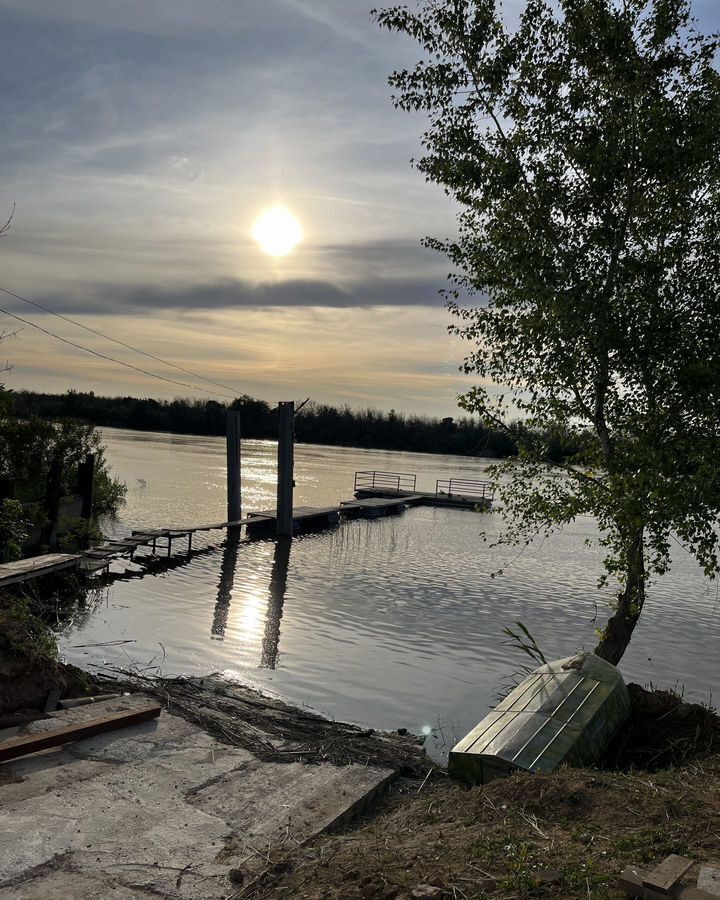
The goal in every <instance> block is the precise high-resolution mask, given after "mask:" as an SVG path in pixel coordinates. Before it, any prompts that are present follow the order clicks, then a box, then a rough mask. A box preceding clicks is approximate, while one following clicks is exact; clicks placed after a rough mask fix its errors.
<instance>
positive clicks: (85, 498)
mask: <svg viewBox="0 0 720 900" xmlns="http://www.w3.org/2000/svg"><path fill="white" fill-rule="evenodd" d="M77 489H78V493H79V494H80V496H81V497H82V509H81V511H80V518H81V519H84V520H85V521H86V522H87V523H88V529H87V531H86V533H85V534H83V535H82V537H81V539H80V546H81V548H82V549H83V550H87V549H88V548H89V546H90V527H91V526H90V523H91V522H92V515H93V500H94V499H95V455H94V454H93V453H88V455H87V456H86V457H85V461H84V462H81V463H80V465H79V466H78V474H77ZM131 558H132V557H131Z"/></svg>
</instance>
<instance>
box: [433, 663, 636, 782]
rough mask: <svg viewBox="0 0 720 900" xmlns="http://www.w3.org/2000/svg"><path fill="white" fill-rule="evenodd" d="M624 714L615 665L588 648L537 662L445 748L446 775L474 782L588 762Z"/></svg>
mask: <svg viewBox="0 0 720 900" xmlns="http://www.w3.org/2000/svg"><path fill="white" fill-rule="evenodd" d="M629 715H630V696H629V694H628V690H627V687H626V686H625V682H624V681H623V677H622V675H621V674H620V672H619V670H618V669H616V668H615V666H613V665H612V664H611V663H609V662H606V661H605V660H604V659H600V657H599V656H595V654H594V653H580V654H577V655H576V656H570V657H567V658H566V659H560V660H557V661H555V662H551V663H548V664H547V665H544V666H541V667H540V668H539V669H536V670H535V671H534V672H533V673H532V674H530V675H529V676H528V677H527V678H526V679H525V680H524V681H523V682H521V684H519V685H518V686H517V687H516V688H515V689H514V690H513V691H512V692H511V693H510V694H508V696H507V697H506V698H505V699H504V700H503V701H502V702H501V703H499V704H498V705H497V706H496V707H495V709H494V710H493V711H492V712H491V713H490V714H489V715H487V716H486V717H485V718H484V719H483V720H482V722H480V724H479V725H477V726H476V727H475V728H473V730H472V731H471V732H470V733H469V734H467V735H466V736H465V737H464V738H463V739H462V740H461V741H459V742H458V743H457V744H456V745H455V747H454V748H453V749H452V751H451V752H450V761H449V765H448V768H449V772H450V774H451V775H453V776H455V777H457V778H462V779H464V780H465V781H471V782H474V783H477V784H486V783H487V782H488V781H492V780H493V779H495V778H502V777H503V776H506V775H511V774H512V773H513V772H517V771H522V772H552V771H554V770H555V769H557V768H558V767H559V766H560V765H562V764H564V763H565V764H568V765H573V766H591V765H593V764H595V763H597V762H598V761H599V760H600V759H601V758H602V757H603V755H604V754H605V752H606V750H607V749H608V746H609V744H610V743H611V741H612V740H613V738H614V737H615V736H616V735H617V734H618V733H619V731H620V730H621V729H622V727H623V725H624V724H625V722H626V720H627V718H628V716H629Z"/></svg>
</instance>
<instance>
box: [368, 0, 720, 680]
mask: <svg viewBox="0 0 720 900" xmlns="http://www.w3.org/2000/svg"><path fill="white" fill-rule="evenodd" d="M374 15H375V17H376V19H377V21H378V22H379V24H380V25H382V26H384V27H386V28H388V29H390V30H392V31H397V32H401V33H404V34H406V35H409V36H411V37H412V38H414V39H415V40H416V41H417V42H419V44H420V45H421V46H422V48H423V51H424V54H423V55H424V60H423V61H422V62H420V63H419V64H418V65H417V67H416V68H414V69H412V70H405V71H398V72H395V73H394V74H393V75H392V76H391V79H390V83H391V85H392V86H393V87H394V89H395V92H396V93H395V95H394V98H393V99H394V102H395V104H396V105H397V106H398V107H400V108H401V109H403V110H415V111H417V110H419V111H423V112H425V113H426V114H427V115H428V116H429V123H430V124H429V128H428V130H427V132H426V133H425V134H424V136H423V145H424V149H425V153H424V155H423V157H422V159H420V160H419V161H418V162H417V167H418V169H419V170H420V171H421V172H422V173H424V175H425V177H426V180H428V181H431V182H436V183H437V184H439V185H442V186H443V187H444V189H445V191H446V192H447V193H448V194H449V195H450V196H451V197H453V198H454V199H455V200H456V201H457V202H458V203H459V204H460V212H459V215H458V235H457V237H456V238H454V239H451V240H438V239H427V240H426V243H427V244H428V245H429V246H431V247H434V248H436V249H438V250H440V251H443V252H444V253H446V254H447V256H448V257H449V259H450V261H451V262H452V264H453V266H454V269H455V274H454V275H452V276H451V287H450V289H449V290H448V291H447V292H446V295H447V298H448V305H449V308H450V310H451V311H452V313H453V314H454V315H455V316H457V317H458V322H457V323H456V325H454V326H453V329H452V330H454V331H456V332H457V333H459V334H460V335H462V336H463V337H465V338H467V339H469V340H470V341H471V342H472V343H473V349H472V351H471V353H470V355H469V356H468V357H467V359H466V360H465V363H464V370H465V371H466V372H468V373H475V374H476V375H478V376H479V377H480V379H481V385H482V386H479V387H477V388H475V389H473V390H471V391H469V392H468V393H467V394H466V395H465V396H464V397H463V398H461V405H462V406H463V407H464V408H465V409H467V410H470V411H475V412H478V413H479V414H480V415H481V417H482V419H483V420H484V421H485V422H486V423H487V424H488V425H492V426H494V427H495V428H500V429H503V430H505V431H506V432H508V433H510V434H512V436H513V437H514V438H515V439H516V441H517V442H518V444H519V447H520V456H519V459H518V460H517V461H511V462H508V463H503V464H501V465H500V466H498V467H497V469H496V476H497V477H498V478H500V477H501V476H505V478H503V479H502V480H501V481H500V484H499V487H500V492H501V498H502V501H503V503H504V507H505V516H506V517H507V524H508V528H507V533H506V534H505V535H504V537H503V538H502V539H501V541H502V542H506V543H509V542H529V541H530V540H532V538H533V537H534V536H535V535H537V534H542V533H546V532H548V531H549V530H552V529H554V528H556V527H559V526H562V525H563V524H564V523H568V522H571V521H572V520H573V519H574V518H575V517H577V516H580V515H586V514H590V515H592V516H594V517H595V518H596V519H597V522H598V526H599V534H600V537H599V540H600V542H601V544H602V546H603V547H604V548H605V552H606V558H605V569H604V574H603V575H602V577H601V584H603V585H604V584H606V583H608V582H610V583H612V584H613V586H616V591H617V592H616V595H615V598H614V600H613V604H612V605H613V607H614V611H613V614H612V616H611V618H610V620H609V622H608V624H607V626H606V627H605V628H604V629H602V630H601V632H600V642H599V645H598V647H597V649H596V653H598V655H600V656H602V657H604V658H605V659H608V660H610V661H612V662H614V663H617V662H618V661H619V660H620V658H621V657H622V655H623V653H624V651H625V649H626V647H627V645H628V642H629V641H630V638H631V635H632V632H633V629H634V628H635V625H636V623H637V621H638V618H639V616H640V613H641V611H642V609H643V605H644V603H645V597H646V587H647V585H648V582H649V581H650V580H651V579H652V578H654V577H655V576H658V575H661V574H662V573H664V572H666V571H667V570H668V568H669V566H670V561H671V560H670V556H671V552H670V551H671V547H672V544H673V541H674V540H677V541H678V542H680V543H681V544H683V546H685V547H686V548H687V549H688V550H689V551H691V552H692V553H693V554H694V555H695V557H696V558H697V559H698V561H699V563H700V565H701V566H702V567H703V568H704V570H705V572H706V573H707V574H708V575H714V574H715V573H717V572H718V533H717V531H716V530H715V527H714V526H715V522H716V521H717V517H718V512H719V511H720V417H719V414H718V403H719V402H720V356H719V355H718V350H717V340H718V337H717V336H718V334H720V242H718V238H717V235H718V234H720V78H719V76H718V73H717V71H716V69H715V67H714V60H715V59H716V54H717V50H718V39H717V36H716V35H715V36H712V37H706V36H703V35H702V34H701V33H700V32H699V30H698V27H697V23H696V22H695V21H694V20H693V19H692V18H691V11H690V5H689V2H688V0H553V2H550V0H527V3H525V4H524V10H523V12H522V13H521V15H520V18H519V22H518V24H517V28H516V29H514V30H512V31H510V30H509V29H508V27H507V26H506V24H505V23H504V21H503V19H502V16H501V14H500V12H499V11H498V10H497V9H496V0H421V2H419V3H418V5H417V8H416V10H414V11H411V10H410V9H408V8H406V7H394V8H391V9H385V10H381V11H375V13H374ZM466 296H469V297H473V296H475V297H477V298H479V303H478V304H477V305H475V306H472V305H468V302H467V300H466ZM491 384H494V385H496V386H497V385H499V386H501V387H500V391H501V395H500V396H498V394H497V393H496V392H495V391H494V389H493V388H491V387H489V385H491ZM513 417H515V418H518V419H519V420H520V422H519V423H517V422H516V423H513V422H512V418H513ZM538 432H542V433H543V434H545V435H549V436H552V435H553V433H555V432H557V433H558V434H560V435H565V436H566V437H568V436H569V438H570V439H571V440H572V441H574V442H575V443H576V445H577V446H578V448H579V451H578V454H577V455H576V456H575V457H574V458H573V459H571V460H566V462H565V464H562V465H553V463H552V462H551V460H550V458H549V456H548V452H547V444H546V442H545V441H540V440H538V439H537V436H536V435H537V433H538ZM551 471H552V472H553V474H557V473H560V475H561V477H555V478H548V477H546V476H547V475H548V474H549V472H551Z"/></svg>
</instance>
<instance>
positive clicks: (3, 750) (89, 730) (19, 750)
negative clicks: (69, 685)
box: [0, 704, 162, 762]
mask: <svg viewBox="0 0 720 900" xmlns="http://www.w3.org/2000/svg"><path fill="white" fill-rule="evenodd" d="M161 710H162V706H159V705H155V704H154V705H152V706H148V707H146V708H145V709H140V710H137V709H131V710H126V711H125V712H119V713H113V714H111V715H107V716H99V717H98V718H97V719H90V720H89V721H87V722H82V723H77V724H75V725H68V726H66V727H65V728H58V729H56V730H54V731H45V732H42V733H41V734H26V735H22V736H19V737H14V738H9V739H8V740H7V741H2V742H0V762H5V761H6V760H8V759H17V758H18V757H19V756H27V755H28V754H29V753H37V752H38V750H47V749H48V748H49V747H60V746H62V745H63V744H68V743H70V742H71V741H80V740H83V738H89V737H94V736H95V735H96V734H102V733H103V732H105V731H114V730H115V729H116V728H125V727H127V726H128V725H139V724H140V723H141V722H147V721H149V720H150V719H155V718H157V717H158V716H159V715H160V712H161Z"/></svg>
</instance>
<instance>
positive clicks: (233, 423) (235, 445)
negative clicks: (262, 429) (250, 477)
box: [227, 409, 242, 522]
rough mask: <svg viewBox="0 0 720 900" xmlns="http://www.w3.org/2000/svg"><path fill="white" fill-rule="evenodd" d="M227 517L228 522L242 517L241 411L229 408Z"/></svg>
mask: <svg viewBox="0 0 720 900" xmlns="http://www.w3.org/2000/svg"><path fill="white" fill-rule="evenodd" d="M227 517H228V522H237V521H238V520H239V519H241V518H242V500H241V495H240V412H239V410H237V409H229V410H228V414H227Z"/></svg>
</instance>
